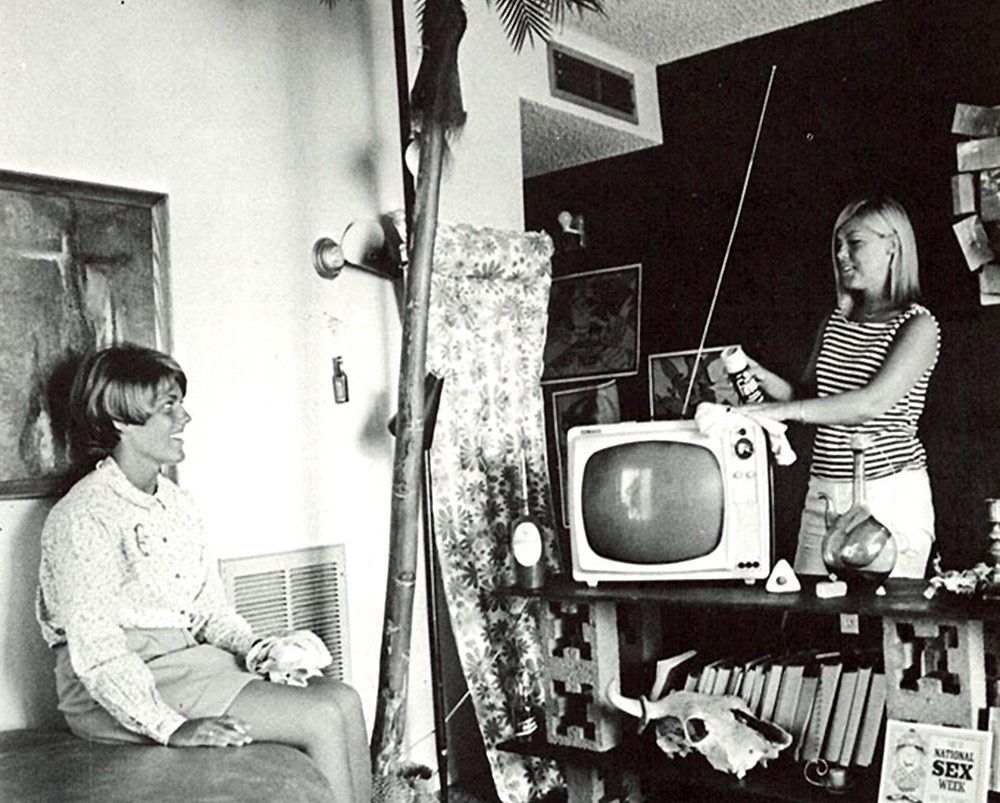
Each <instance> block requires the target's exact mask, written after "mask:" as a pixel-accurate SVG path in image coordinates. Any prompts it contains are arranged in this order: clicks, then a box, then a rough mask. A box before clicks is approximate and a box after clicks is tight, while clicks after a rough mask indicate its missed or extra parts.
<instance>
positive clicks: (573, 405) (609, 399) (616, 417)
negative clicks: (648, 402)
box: [552, 379, 621, 527]
mask: <svg viewBox="0 0 1000 803" xmlns="http://www.w3.org/2000/svg"><path fill="white" fill-rule="evenodd" d="M619 421H621V405H620V403H619V400H618V385H617V384H616V383H615V381H614V380H613V379H612V380H611V381H609V382H604V383H602V384H599V385H591V386H589V387H585V388H576V389H574V390H559V391H556V392H555V393H553V394H552V430H553V432H554V433H555V444H556V464H557V465H558V467H559V478H558V485H559V498H560V500H561V506H562V522H563V526H564V527H569V509H568V501H567V493H566V466H567V454H566V433H568V432H569V431H570V429H571V428H572V427H578V426H582V425H584V424H616V423H618V422H619Z"/></svg>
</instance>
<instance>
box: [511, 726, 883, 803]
mask: <svg viewBox="0 0 1000 803" xmlns="http://www.w3.org/2000/svg"><path fill="white" fill-rule="evenodd" d="M498 746H499V748H500V749H501V750H507V751H509V752H512V753H520V754H521V755H527V756H539V757H541V758H548V759H551V760H553V761H556V762H557V763H559V764H563V765H575V766H580V767H594V768H596V769H598V770H604V769H607V770H612V771H614V772H618V773H620V772H622V771H627V770H629V769H632V770H634V771H635V772H636V774H638V775H640V776H641V777H642V779H643V785H644V786H643V789H644V791H646V790H648V789H649V788H650V786H653V787H657V786H659V787H661V788H662V789H663V790H669V792H670V794H671V796H672V798H673V799H675V800H682V799H683V800H692V799H697V800H720V801H721V800H725V801H732V800H734V799H740V800H743V799H747V800H751V799H763V800H771V801H774V800H782V801H787V802H788V803H820V802H821V801H826V803H829V800H830V793H829V792H827V791H826V790H825V789H821V788H819V787H816V786H813V785H811V784H809V783H808V782H807V781H806V780H805V777H804V776H803V774H802V765H801V764H796V763H794V762H792V761H791V760H786V759H785V758H784V757H782V758H779V759H778V760H775V761H772V762H770V763H769V764H768V766H766V767H755V768H754V769H752V770H750V772H748V773H747V775H746V776H745V777H744V778H742V779H739V778H737V777H736V776H734V775H730V774H729V773H725V772H720V771H718V770H716V769H715V768H713V767H712V765H711V764H709V763H708V762H707V761H706V760H705V759H704V757H702V756H701V755H699V754H698V753H691V754H690V755H688V756H685V757H684V758H670V757H668V756H666V755H665V754H664V753H663V752H662V751H661V750H660V749H659V748H658V747H657V746H656V744H655V742H654V740H653V737H652V733H650V734H648V735H645V736H638V735H636V734H634V733H633V734H631V735H630V736H628V737H626V738H625V740H624V741H623V742H622V744H620V745H619V746H618V747H616V748H614V749H613V750H608V751H607V752H605V753H596V752H593V751H591V750H583V749H580V748H575V747H564V746H561V745H552V744H548V743H546V742H545V741H544V739H543V738H542V737H538V738H534V739H512V740H510V741H507V742H503V743H501V744H500V745H498ZM878 782H879V779H878V767H877V766H875V767H870V768H867V769H865V770H861V769H855V770H854V774H853V781H852V785H851V790H850V793H849V795H850V796H849V797H847V798H844V797H841V798H840V799H842V800H843V799H849V800H874V799H875V798H876V797H877V796H878ZM685 791H687V792H688V793H690V794H692V795H697V797H693V798H692V797H680V796H679V795H680V794H683V793H684V792H685ZM647 799H653V800H655V799H658V798H656V797H652V798H649V797H647ZM665 799H666V798H665Z"/></svg>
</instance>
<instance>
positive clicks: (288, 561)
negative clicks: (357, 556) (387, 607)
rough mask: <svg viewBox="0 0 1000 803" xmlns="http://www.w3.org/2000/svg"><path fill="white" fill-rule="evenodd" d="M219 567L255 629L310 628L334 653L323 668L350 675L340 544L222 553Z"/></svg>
mask: <svg viewBox="0 0 1000 803" xmlns="http://www.w3.org/2000/svg"><path fill="white" fill-rule="evenodd" d="M219 570H220V573H221V574H222V582H223V583H224V584H225V587H226V594H227V595H228V597H229V600H230V601H231V602H232V603H233V604H234V605H235V606H236V610H237V611H238V612H239V613H240V615H242V616H243V617H244V618H245V619H246V620H247V621H248V622H249V623H250V625H251V626H252V627H253V629H254V632H256V633H258V634H260V635H264V636H269V635H273V634H275V633H282V632H284V631H287V630H312V631H313V632H314V633H315V634H316V635H317V636H319V637H320V638H321V639H322V640H323V643H324V644H326V646H327V649H329V650H330V654H331V655H332V656H333V665H332V666H331V667H330V669H329V670H327V672H326V674H328V675H330V676H331V677H335V678H337V679H338V680H345V681H346V680H349V679H350V678H349V676H348V671H349V667H350V660H349V659H350V653H349V651H348V646H349V644H348V635H347V633H348V630H347V580H346V576H345V572H346V570H345V566H344V546H343V544H335V545H332V546H321V547H309V548H306V549H298V550H294V551H291V552H278V553H274V554H271V555H254V556H252V557H247V558H227V559H225V560H221V561H219Z"/></svg>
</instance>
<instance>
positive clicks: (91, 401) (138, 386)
mask: <svg viewBox="0 0 1000 803" xmlns="http://www.w3.org/2000/svg"><path fill="white" fill-rule="evenodd" d="M172 382H176V383H177V385H178V387H180V389H181V393H187V377H186V376H185V375H184V371H183V370H181V367H180V365H178V364H177V361H176V360H174V358H173V357H171V356H170V355H168V354H164V353H163V352H161V351H157V350H156V349H151V348H146V347H144V346H137V345H134V344H131V343H125V344H122V345H118V346H109V347H108V348H104V349H101V350H100V351H96V352H94V353H93V354H90V355H88V356H87V357H85V358H84V359H83V361H82V362H81V363H80V367H79V369H78V370H77V372H76V377H75V378H74V380H73V386H72V389H71V390H70V400H69V401H70V415H71V416H72V424H73V429H72V443H73V450H74V456H75V457H76V458H77V459H84V458H86V459H95V458H100V457H106V456H107V455H109V454H111V452H112V451H113V450H114V448H115V446H117V445H118V430H117V428H116V427H115V422H119V423H123V424H140V425H141V424H144V423H146V421H147V419H148V418H149V416H150V414H151V412H150V410H149V400H150V397H151V396H155V395H156V393H158V392H159V391H160V390H161V389H162V388H163V387H164V386H165V385H168V384H170V383H172Z"/></svg>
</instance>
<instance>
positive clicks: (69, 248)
mask: <svg viewBox="0 0 1000 803" xmlns="http://www.w3.org/2000/svg"><path fill="white" fill-rule="evenodd" d="M167 299H168V287H167V208H166V196H164V195H161V194H158V193H151V192H144V191H140V190H131V189H123V188H118V187H109V186H105V185H99V184H89V183H84V182H78V181H70V180H65V179H57V178H48V177H44V176H34V175H29V174H25V173H13V172H9V171H0V320H2V321H3V325H2V326H0V410H2V411H3V415H2V416H0V497H2V498H18V497H40V496H49V495H53V494H57V493H59V492H60V491H61V490H62V489H63V487H64V486H65V482H66V478H67V477H68V475H69V474H70V470H71V468H72V459H71V455H70V453H69V443H68V432H69V422H68V415H67V413H68V404H67V400H68V395H69V387H70V384H71V382H72V377H73V373H74V371H75V369H76V366H77V365H78V364H79V361H80V359H81V358H82V357H83V355H85V354H87V353H88V352H91V351H93V350H94V349H97V348H101V347H103V346H107V345H111V344H113V343H121V342H131V343H137V344H140V345H145V346H153V347H156V348H160V349H164V350H168V349H169V345H170V344H169V333H168V328H167V322H168V320H169V310H168V304H167Z"/></svg>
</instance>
